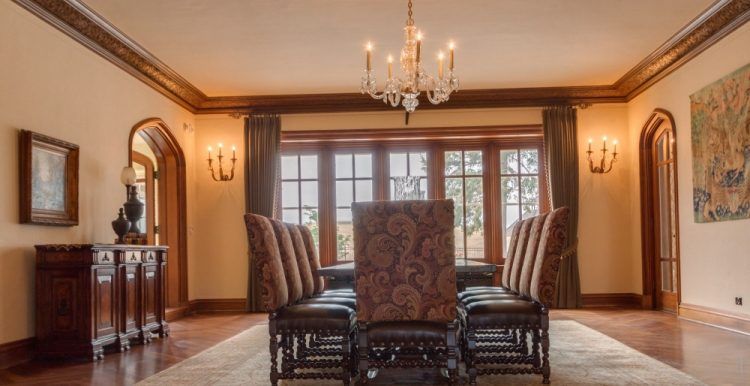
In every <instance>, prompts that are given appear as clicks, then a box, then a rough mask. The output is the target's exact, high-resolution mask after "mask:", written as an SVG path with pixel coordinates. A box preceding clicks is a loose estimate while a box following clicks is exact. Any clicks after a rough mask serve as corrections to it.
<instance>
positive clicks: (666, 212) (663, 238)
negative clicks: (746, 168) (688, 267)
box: [639, 109, 680, 312]
mask: <svg viewBox="0 0 750 386" xmlns="http://www.w3.org/2000/svg"><path fill="white" fill-rule="evenodd" d="M675 133H676V132H675V124H674V119H673V118H672V114H670V113H669V112H668V111H666V110H662V109H656V110H654V112H653V113H652V114H651V116H650V117H649V119H648V120H647V121H646V124H645V125H644V126H643V130H642V131H641V139H640V147H639V150H640V177H641V248H642V251H641V252H642V259H643V300H644V307H647V308H652V309H659V310H664V311H670V312H677V307H678V305H679V304H680V264H679V263H680V251H679V246H680V241H679V216H678V206H677V203H678V201H677V143H676V141H675Z"/></svg>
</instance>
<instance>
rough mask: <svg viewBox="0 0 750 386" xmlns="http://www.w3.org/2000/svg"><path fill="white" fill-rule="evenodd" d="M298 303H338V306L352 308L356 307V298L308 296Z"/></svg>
mask: <svg viewBox="0 0 750 386" xmlns="http://www.w3.org/2000/svg"><path fill="white" fill-rule="evenodd" d="M298 304H338V305H340V306H347V307H349V308H351V309H353V310H356V309H357V299H353V298H345V297H328V296H326V297H320V298H309V299H304V300H302V301H300V302H299V303H298Z"/></svg>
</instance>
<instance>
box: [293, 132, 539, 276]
mask: <svg viewBox="0 0 750 386" xmlns="http://www.w3.org/2000/svg"><path fill="white" fill-rule="evenodd" d="M532 148H533V149H537V150H538V151H539V176H540V184H539V194H540V198H539V201H540V211H541V212H544V211H548V210H549V208H550V201H549V194H548V188H547V170H546V165H545V163H546V162H545V159H544V145H543V133H542V127H541V125H513V126H471V127H440V128H429V127H428V128H413V129H412V128H409V129H354V130H312V131H283V132H282V138H281V150H282V154H284V155H288V154H304V153H306V154H311V153H314V154H317V155H318V167H319V174H318V183H319V188H318V200H319V203H318V208H319V221H320V224H319V231H320V246H319V247H320V256H321V263H322V264H323V265H324V266H328V265H333V264H337V263H341V262H342V261H337V260H336V253H337V245H336V201H335V200H336V197H335V191H336V184H335V181H336V176H335V164H334V161H335V154H337V153H347V152H348V153H357V152H359V153H362V152H371V154H372V157H373V159H372V164H373V180H372V181H373V199H374V200H388V199H390V172H389V165H388V163H389V157H388V153H390V152H399V151H401V152H404V151H406V152H426V153H427V181H428V186H427V198H429V199H441V198H444V197H445V176H444V175H443V173H444V165H445V159H444V156H445V151H450V150H481V151H482V154H483V166H482V178H483V195H484V196H483V201H484V202H483V204H484V207H483V209H484V243H485V259H483V261H486V262H490V263H495V264H503V262H504V256H502V254H503V253H502V251H503V240H502V238H503V237H502V231H501V229H502V228H501V226H502V225H501V224H500V222H501V220H502V213H501V204H500V203H501V201H500V150H507V149H532Z"/></svg>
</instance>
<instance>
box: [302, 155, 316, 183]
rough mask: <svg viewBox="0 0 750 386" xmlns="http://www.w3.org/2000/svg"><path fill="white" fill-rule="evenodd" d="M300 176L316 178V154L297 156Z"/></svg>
mask: <svg viewBox="0 0 750 386" xmlns="http://www.w3.org/2000/svg"><path fill="white" fill-rule="evenodd" d="M299 162H300V169H301V170H300V178H303V179H316V178H318V156H317V155H303V156H300V157H299Z"/></svg>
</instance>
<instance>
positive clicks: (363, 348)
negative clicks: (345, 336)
mask: <svg viewBox="0 0 750 386" xmlns="http://www.w3.org/2000/svg"><path fill="white" fill-rule="evenodd" d="M358 330H359V332H358V333H357V350H358V351H359V355H358V356H359V364H358V367H359V384H360V385H366V384H367V383H368V382H369V379H368V378H367V373H368V370H369V369H370V363H369V348H368V346H367V343H368V342H367V324H365V323H359V324H358Z"/></svg>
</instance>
